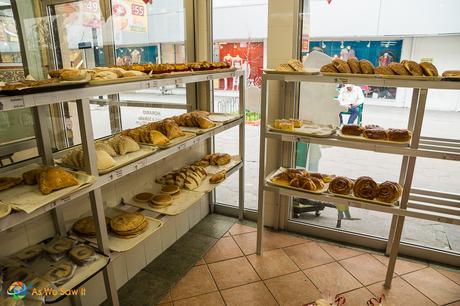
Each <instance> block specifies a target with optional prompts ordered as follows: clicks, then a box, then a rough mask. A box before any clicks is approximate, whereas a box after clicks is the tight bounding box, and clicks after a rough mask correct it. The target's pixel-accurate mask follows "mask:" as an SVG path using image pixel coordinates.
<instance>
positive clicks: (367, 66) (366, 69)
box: [359, 60, 374, 74]
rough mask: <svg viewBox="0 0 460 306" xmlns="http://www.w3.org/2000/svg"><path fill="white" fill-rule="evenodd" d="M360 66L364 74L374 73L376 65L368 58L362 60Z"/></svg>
mask: <svg viewBox="0 0 460 306" xmlns="http://www.w3.org/2000/svg"><path fill="white" fill-rule="evenodd" d="M359 68H361V73H363V74H374V65H372V63H371V62H370V61H368V60H360V61H359Z"/></svg>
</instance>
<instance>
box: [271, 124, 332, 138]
mask: <svg viewBox="0 0 460 306" xmlns="http://www.w3.org/2000/svg"><path fill="white" fill-rule="evenodd" d="M268 129H269V130H270V131H275V132H280V133H286V134H291V135H299V136H308V137H321V138H327V137H330V136H332V135H334V133H335V129H334V128H332V127H329V126H321V125H316V124H304V125H302V127H300V128H294V131H286V130H282V129H277V128H275V127H274V126H273V125H270V124H269V125H268Z"/></svg>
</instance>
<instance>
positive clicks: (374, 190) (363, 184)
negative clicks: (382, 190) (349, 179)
mask: <svg viewBox="0 0 460 306" xmlns="http://www.w3.org/2000/svg"><path fill="white" fill-rule="evenodd" d="M353 193H354V195H355V197H358V198H363V199H368V200H373V199H374V198H375V197H377V196H378V194H379V186H378V185H377V183H376V182H375V181H374V180H373V179H372V178H370V177H368V176H361V177H359V178H358V179H357V180H356V181H355V184H354V186H353Z"/></svg>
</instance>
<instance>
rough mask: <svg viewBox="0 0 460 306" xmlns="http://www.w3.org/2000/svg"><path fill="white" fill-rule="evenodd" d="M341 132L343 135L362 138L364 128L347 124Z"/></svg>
mask: <svg viewBox="0 0 460 306" xmlns="http://www.w3.org/2000/svg"><path fill="white" fill-rule="evenodd" d="M341 131H342V134H343V135H352V136H361V134H362V133H363V128H362V127H360V126H359V125H353V124H345V125H344V126H342V130H341Z"/></svg>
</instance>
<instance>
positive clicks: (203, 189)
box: [192, 161, 241, 193]
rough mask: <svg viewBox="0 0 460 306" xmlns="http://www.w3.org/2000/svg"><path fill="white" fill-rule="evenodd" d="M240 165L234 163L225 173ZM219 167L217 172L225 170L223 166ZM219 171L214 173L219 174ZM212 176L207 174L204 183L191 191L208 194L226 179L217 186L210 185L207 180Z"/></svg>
mask: <svg viewBox="0 0 460 306" xmlns="http://www.w3.org/2000/svg"><path fill="white" fill-rule="evenodd" d="M240 163H241V161H240V162H238V163H234V165H233V167H228V169H227V170H226V171H227V172H229V171H230V170H231V169H233V168H234V167H236V166H238V165H239V164H240ZM221 167H222V168H220V170H219V171H222V170H224V169H225V168H224V167H225V166H221ZM216 170H218V169H216ZM219 171H216V173H217V172H219ZM212 176H213V174H209V173H208V175H207V176H206V178H205V179H204V181H203V182H202V183H201V185H200V186H198V188H196V189H193V190H192V191H194V192H204V193H208V192H210V191H212V190H214V189H215V188H216V187H217V186H219V185H220V184H222V183H223V182H225V181H226V179H227V178H225V179H224V180H223V181H222V182H220V183H217V184H211V183H210V182H209V179H210V178H211V177H212Z"/></svg>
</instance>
